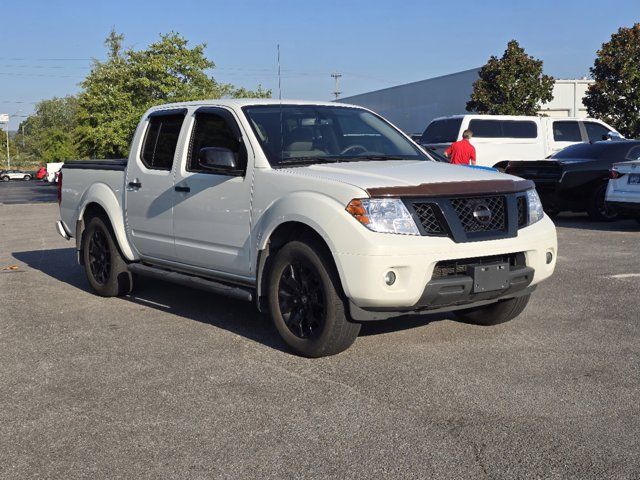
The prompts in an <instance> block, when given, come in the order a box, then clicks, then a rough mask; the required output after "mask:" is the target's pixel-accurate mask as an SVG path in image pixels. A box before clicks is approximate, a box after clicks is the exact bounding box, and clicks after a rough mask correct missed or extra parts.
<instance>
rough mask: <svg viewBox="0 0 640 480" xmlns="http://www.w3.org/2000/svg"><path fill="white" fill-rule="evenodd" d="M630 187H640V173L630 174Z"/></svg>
mask: <svg viewBox="0 0 640 480" xmlns="http://www.w3.org/2000/svg"><path fill="white" fill-rule="evenodd" d="M627 182H629V185H640V173H631V174H629V180H627Z"/></svg>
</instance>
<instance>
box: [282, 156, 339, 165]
mask: <svg viewBox="0 0 640 480" xmlns="http://www.w3.org/2000/svg"><path fill="white" fill-rule="evenodd" d="M335 161H337V158H335V157H289V158H283V159H282V160H280V161H279V162H278V165H295V164H300V165H307V164H311V163H333V162H335Z"/></svg>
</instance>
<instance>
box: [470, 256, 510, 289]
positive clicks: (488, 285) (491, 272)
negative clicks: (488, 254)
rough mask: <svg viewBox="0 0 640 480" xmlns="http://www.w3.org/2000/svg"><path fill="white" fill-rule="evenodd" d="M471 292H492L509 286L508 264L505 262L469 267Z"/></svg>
mask: <svg viewBox="0 0 640 480" xmlns="http://www.w3.org/2000/svg"><path fill="white" fill-rule="evenodd" d="M471 277H472V278H473V293H482V292H493V291H497V290H505V289H507V288H509V285H510V282H509V264H508V263H506V262H501V263H492V264H488V265H474V266H473V267H472V269H471Z"/></svg>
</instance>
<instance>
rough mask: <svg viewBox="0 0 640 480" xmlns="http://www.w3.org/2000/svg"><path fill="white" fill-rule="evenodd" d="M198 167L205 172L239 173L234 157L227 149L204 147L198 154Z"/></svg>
mask: <svg viewBox="0 0 640 480" xmlns="http://www.w3.org/2000/svg"><path fill="white" fill-rule="evenodd" d="M198 165H200V167H202V168H204V169H205V170H211V171H217V172H221V173H228V174H237V173H238V171H239V168H238V161H237V160H236V155H235V154H234V153H233V152H232V151H231V150H229V149H228V148H220V147H205V148H201V149H200V151H199V152H198Z"/></svg>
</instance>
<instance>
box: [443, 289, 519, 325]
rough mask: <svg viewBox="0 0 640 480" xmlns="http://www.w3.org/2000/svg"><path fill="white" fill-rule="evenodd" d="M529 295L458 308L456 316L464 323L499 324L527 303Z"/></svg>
mask: <svg viewBox="0 0 640 480" xmlns="http://www.w3.org/2000/svg"><path fill="white" fill-rule="evenodd" d="M530 297H531V295H523V296H522V297H516V298H510V299H508V300H501V301H499V302H497V303H494V304H491V305H487V306H486V307H478V308H472V309H468V310H459V311H457V312H455V314H456V316H457V317H458V318H459V319H460V320H462V321H463V322H465V323H472V324H474V325H482V326H485V327H489V326H492V325H499V324H501V323H505V322H508V321H509V320H513V319H514V318H516V317H517V316H518V315H520V314H521V313H522V311H523V310H524V309H525V307H526V306H527V303H529V298H530Z"/></svg>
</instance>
